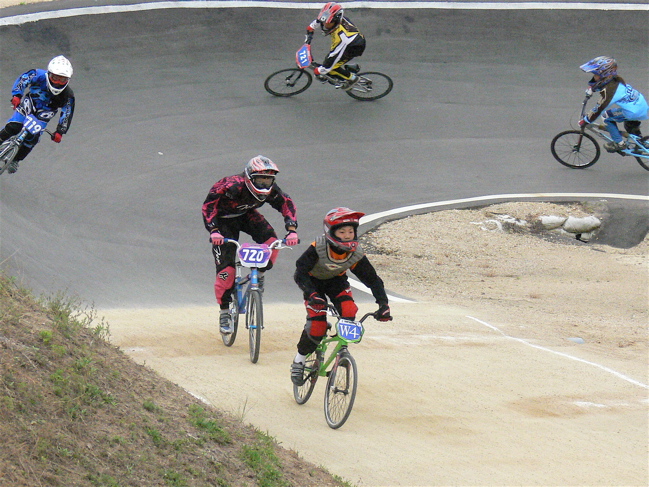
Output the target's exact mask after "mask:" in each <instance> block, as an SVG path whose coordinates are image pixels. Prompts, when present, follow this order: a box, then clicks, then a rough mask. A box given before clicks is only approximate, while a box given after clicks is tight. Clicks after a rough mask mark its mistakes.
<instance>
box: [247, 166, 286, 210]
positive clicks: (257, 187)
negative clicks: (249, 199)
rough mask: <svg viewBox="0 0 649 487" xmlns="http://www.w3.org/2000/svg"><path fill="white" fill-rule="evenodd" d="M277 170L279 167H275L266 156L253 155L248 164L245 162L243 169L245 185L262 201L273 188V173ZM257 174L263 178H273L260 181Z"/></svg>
mask: <svg viewBox="0 0 649 487" xmlns="http://www.w3.org/2000/svg"><path fill="white" fill-rule="evenodd" d="M278 172H279V169H277V166H276V165H275V163H274V162H273V161H271V160H270V159H269V158H268V157H264V156H262V155H259V156H257V157H253V158H252V159H250V160H249V161H248V164H246V167H245V169H244V173H245V176H246V187H247V188H248V190H250V192H251V193H252V195H253V196H254V197H255V198H257V199H258V200H259V201H264V200H265V199H266V197H267V196H268V195H269V194H270V191H271V190H272V189H273V185H274V184H275V175H276V174H277V173H278ZM259 176H262V177H263V178H268V177H272V178H273V180H272V181H271V182H270V183H268V182H267V181H261V180H260V179H261V178H259Z"/></svg>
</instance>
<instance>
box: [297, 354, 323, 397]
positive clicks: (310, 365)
mask: <svg viewBox="0 0 649 487" xmlns="http://www.w3.org/2000/svg"><path fill="white" fill-rule="evenodd" d="M319 369H320V360H318V355H317V352H314V353H310V354H309V355H307V356H306V361H305V363H304V384H302V385H301V386H296V385H295V384H293V397H294V398H295V402H296V403H298V404H304V403H305V402H307V401H308V400H309V398H310V397H311V394H313V389H314V388H315V384H316V382H318V377H319V376H318V371H319Z"/></svg>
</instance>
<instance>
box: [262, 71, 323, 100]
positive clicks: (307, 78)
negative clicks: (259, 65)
mask: <svg viewBox="0 0 649 487" xmlns="http://www.w3.org/2000/svg"><path fill="white" fill-rule="evenodd" d="M311 83H313V76H312V75H311V73H309V72H308V71H306V70H304V69H298V68H289V69H281V70H279V71H276V72H275V73H273V74H271V75H270V76H268V78H266V81H264V88H265V89H266V91H267V92H268V93H270V94H271V95H274V96H282V97H286V96H293V95H297V94H299V93H302V92H303V91H306V90H307V88H309V86H311Z"/></svg>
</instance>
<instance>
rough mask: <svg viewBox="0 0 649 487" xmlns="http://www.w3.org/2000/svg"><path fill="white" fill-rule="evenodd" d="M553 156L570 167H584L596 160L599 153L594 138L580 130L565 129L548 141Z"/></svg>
mask: <svg viewBox="0 0 649 487" xmlns="http://www.w3.org/2000/svg"><path fill="white" fill-rule="evenodd" d="M550 149H551V150H552V155H553V156H554V158H555V159H556V160H557V161H559V162H560V163H561V164H563V165H564V166H566V167H569V168H571V169H585V168H587V167H590V166H592V165H593V164H595V163H596V162H597V160H598V159H599V155H600V149H599V145H598V144H597V141H596V140H595V138H594V137H593V136H592V135H590V134H586V133H584V132H582V131H581V130H566V131H565V132H561V133H560V134H557V135H556V136H555V137H554V139H552V142H551V143H550Z"/></svg>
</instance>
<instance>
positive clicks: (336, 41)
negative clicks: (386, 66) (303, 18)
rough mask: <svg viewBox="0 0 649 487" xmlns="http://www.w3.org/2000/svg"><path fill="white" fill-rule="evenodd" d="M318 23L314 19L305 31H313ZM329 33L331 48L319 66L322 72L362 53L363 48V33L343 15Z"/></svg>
mask: <svg viewBox="0 0 649 487" xmlns="http://www.w3.org/2000/svg"><path fill="white" fill-rule="evenodd" d="M318 25H319V24H318V21H317V20H314V21H313V22H311V24H310V25H309V26H308V27H307V32H313V31H314V29H315V28H316V27H317V26H318ZM329 35H330V36H331V48H330V52H329V54H328V55H327V57H326V58H325V60H324V61H323V63H322V67H321V68H320V72H321V73H322V74H327V73H329V72H331V71H333V70H335V69H337V68H339V67H340V66H342V65H343V64H344V63H346V62H349V61H350V60H351V59H352V58H355V57H357V56H360V55H362V54H363V51H364V50H365V38H364V37H363V34H361V33H360V31H359V30H358V29H357V28H356V26H355V25H354V24H352V23H351V22H350V21H349V19H347V18H345V17H343V18H342V20H341V21H340V23H339V24H338V25H337V26H336V27H335V28H334V29H333V30H332V31H331V33H330V34H329Z"/></svg>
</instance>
